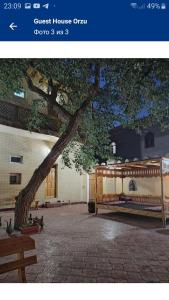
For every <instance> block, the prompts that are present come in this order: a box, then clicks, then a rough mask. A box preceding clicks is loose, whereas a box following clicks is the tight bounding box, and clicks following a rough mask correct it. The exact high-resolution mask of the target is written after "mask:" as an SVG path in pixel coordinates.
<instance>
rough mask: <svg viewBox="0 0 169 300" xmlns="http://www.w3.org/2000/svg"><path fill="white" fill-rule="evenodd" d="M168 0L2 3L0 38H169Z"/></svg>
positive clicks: (103, 39) (24, 39)
mask: <svg viewBox="0 0 169 300" xmlns="http://www.w3.org/2000/svg"><path fill="white" fill-rule="evenodd" d="M168 28H169V1H155V2H151V1H150V2H149V1H144V0H143V1H136V2H134V0H130V1H127V0H125V1H120V0H116V1H114V0H104V1H96V0H93V1H92V0H90V1H89V0H81V1H78V2H77V1H73V0H62V1H58V0H53V1H49V0H47V1H38V0H35V1H32V0H31V1H29V0H28V1H27V0H25V1H23V0H22V1H11V2H7V1H6V2H1V3H0V41H169V30H168Z"/></svg>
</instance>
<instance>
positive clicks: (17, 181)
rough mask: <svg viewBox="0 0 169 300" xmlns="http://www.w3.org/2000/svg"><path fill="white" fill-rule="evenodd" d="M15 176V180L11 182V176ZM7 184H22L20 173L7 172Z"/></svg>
mask: <svg viewBox="0 0 169 300" xmlns="http://www.w3.org/2000/svg"><path fill="white" fill-rule="evenodd" d="M12 176H13V177H14V176H16V182H12V180H11V177H12ZM9 184H10V185H20V184H22V174H21V173H10V174H9Z"/></svg>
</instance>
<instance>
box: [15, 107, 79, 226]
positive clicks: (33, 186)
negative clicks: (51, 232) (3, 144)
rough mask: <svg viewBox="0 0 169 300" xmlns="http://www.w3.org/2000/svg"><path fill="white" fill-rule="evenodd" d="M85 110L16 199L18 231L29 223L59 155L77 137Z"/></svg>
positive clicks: (76, 118) (16, 224)
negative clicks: (40, 189) (31, 209)
mask: <svg viewBox="0 0 169 300" xmlns="http://www.w3.org/2000/svg"><path fill="white" fill-rule="evenodd" d="M83 110H84V108H83V109H82V108H80V109H79V110H78V111H77V112H76V114H75V115H74V117H73V118H72V120H71V121H70V122H69V124H68V126H67V129H66V131H65V132H64V133H63V134H62V136H61V137H60V138H59V140H58V141H57V142H56V144H55V145H54V146H53V148H52V150H51V151H50V153H49V154H48V155H47V157H46V158H45V159H44V161H43V162H42V163H41V165H40V166H39V167H38V168H37V169H36V170H35V172H34V174H33V176H32V178H31V179H30V181H29V182H28V184H27V186H26V187H25V188H24V189H23V190H22V191H20V193H19V194H18V196H17V197H16V204H15V222H14V228H15V229H16V230H18V229H19V228H20V227H21V226H22V225H23V224H25V223H26V222H27V218H28V213H29V209H30V206H31V203H32V202H33V200H34V197H35V195H36V192H37V190H38V188H39V186H40V185H41V183H42V182H43V181H44V179H45V178H46V176H47V175H48V174H49V172H50V170H51V168H52V167H53V165H54V163H55V161H56V160H57V158H58V157H59V155H60V154H61V153H62V151H63V150H64V148H65V147H66V146H67V145H68V143H69V142H70V141H71V139H72V138H73V136H74V135H75V132H76V130H77V129H78V125H79V119H80V113H81V112H83Z"/></svg>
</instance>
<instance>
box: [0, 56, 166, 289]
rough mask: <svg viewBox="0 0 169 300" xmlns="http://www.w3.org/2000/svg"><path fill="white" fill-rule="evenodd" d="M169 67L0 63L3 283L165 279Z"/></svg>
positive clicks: (149, 62)
mask: <svg viewBox="0 0 169 300" xmlns="http://www.w3.org/2000/svg"><path fill="white" fill-rule="evenodd" d="M168 65H169V60H168V59H0V86H1V90H0V157H1V168H0V283H18V282H20V283H26V282H28V283H167V282H169V253H168V251H167V249H168V245H169V239H168V236H169V227H168V219H169V126H168V123H169V122H168V121H169V97H168V95H169V71H168V70H169V68H168Z"/></svg>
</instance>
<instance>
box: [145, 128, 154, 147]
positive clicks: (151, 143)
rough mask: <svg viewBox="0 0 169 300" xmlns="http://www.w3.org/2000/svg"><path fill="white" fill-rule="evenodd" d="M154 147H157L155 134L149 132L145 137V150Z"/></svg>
mask: <svg viewBox="0 0 169 300" xmlns="http://www.w3.org/2000/svg"><path fill="white" fill-rule="evenodd" d="M150 139H151V140H150ZM153 147H155V137H154V133H153V132H151V131H148V132H147V133H146V134H145V136H144V148H145V149H148V148H153Z"/></svg>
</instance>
